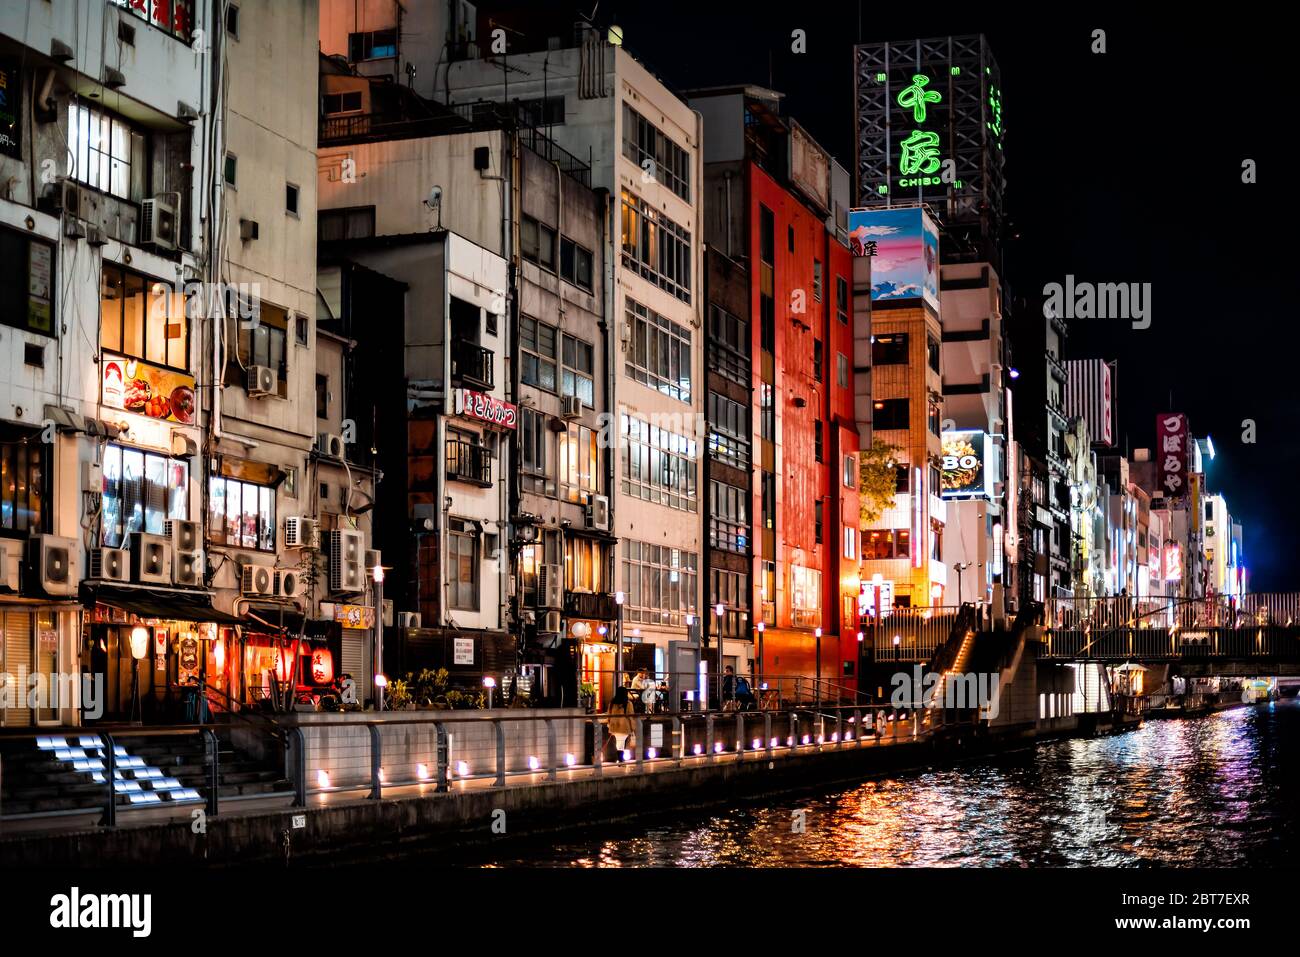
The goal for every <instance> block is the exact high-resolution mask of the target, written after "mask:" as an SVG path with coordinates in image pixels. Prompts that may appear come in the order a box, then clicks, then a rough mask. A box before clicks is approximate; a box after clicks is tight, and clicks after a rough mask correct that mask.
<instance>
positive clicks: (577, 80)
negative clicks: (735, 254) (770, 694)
mask: <svg viewBox="0 0 1300 957" xmlns="http://www.w3.org/2000/svg"><path fill="white" fill-rule="evenodd" d="M503 35H504V34H503ZM526 39H527V40H531V41H533V42H531V43H530V42H526ZM526 39H521V37H520V36H519V35H516V34H513V33H511V34H509V36H508V37H507V39H506V43H507V45H508V50H509V53H508V70H507V69H505V66H506V64H505V59H504V58H500V57H493V56H492V52H491V46H490V43H489V40H488V38H486V37H484V36H483V35H482V31H481V30H480V35H479V37H478V41H479V48H480V51H481V52H482V53H483V55H484V56H485V57H488V58H487V59H474V60H460V61H457V62H453V63H450V64H449V65H447V66H446V68H445V69H446V79H445V90H444V94H445V96H446V97H447V98H448V99H449V100H450V102H452V103H453V104H460V105H465V104H470V103H473V102H475V101H481V100H495V101H510V102H513V101H514V100H515V99H518V100H519V101H521V103H528V104H535V105H536V106H535V109H536V111H537V112H538V113H539V115H540V118H541V119H542V120H543V121H544V125H545V130H546V133H547V135H548V136H549V137H550V138H551V139H552V140H553V141H554V142H555V143H557V144H558V145H559V146H560V147H562V148H563V149H565V150H567V151H568V152H569V153H571V154H573V155H574V156H576V157H577V158H578V159H579V160H580V161H583V162H589V163H590V167H591V183H592V186H593V187H594V188H596V189H603V190H605V191H607V192H608V194H609V197H610V200H609V203H610V224H609V229H608V233H607V236H608V244H607V246H606V249H605V251H604V256H603V259H604V262H605V264H606V270H607V274H606V276H605V279H604V283H603V286H604V294H605V308H604V312H605V315H606V316H607V317H609V321H610V326H611V328H612V329H613V330H615V331H616V335H615V339H616V341H617V343H618V345H617V347H616V351H615V352H614V353H613V361H612V365H613V366H614V369H613V372H614V374H613V375H612V376H611V386H612V394H611V397H610V401H611V405H612V407H613V408H614V409H616V410H617V427H616V429H614V430H612V432H613V434H614V435H616V436H617V438H616V440H615V441H613V442H612V443H611V444H614V445H616V446H617V448H618V457H619V458H618V463H617V465H616V466H615V482H616V484H615V487H614V489H613V490H612V492H613V494H612V495H611V501H610V506H611V526H610V529H611V531H612V532H613V533H614V534H615V535H616V536H617V538H618V540H619V546H618V560H617V569H616V574H615V576H614V580H613V587H614V589H615V593H616V595H617V594H618V593H622V596H623V599H624V602H623V606H622V616H621V617H622V625H623V627H622V640H623V645H624V664H625V665H626V664H627V662H628V660H629V657H628V654H627V651H626V649H627V646H628V645H631V644H638V643H639V644H645V645H649V646H651V647H652V648H653V651H652V652H651V653H650V654H651V655H652V656H653V668H654V670H655V671H656V672H657V673H659V674H664V675H671V676H672V680H671V681H670V684H672V685H673V687H672V690H671V693H672V694H673V695H674V697H677V696H680V695H682V694H684V693H685V692H686V691H688V690H689V691H692V692H695V691H696V688H695V685H696V684H697V681H696V676H697V674H698V673H699V637H698V636H699V624H700V623H699V616H700V614H701V610H702V591H701V575H702V565H701V557H702V551H703V547H702V535H701V527H700V515H701V509H702V507H703V505H702V501H703V490H702V489H701V485H700V482H701V478H700V474H701V468H700V465H701V456H702V452H703V444H704V440H705V436H704V434H703V432H704V430H703V428H702V421H703V411H704V391H705V390H704V388H703V382H704V379H703V376H704V365H703V354H704V349H703V338H704V326H703V316H704V302H703V298H702V295H701V276H702V262H703V256H702V248H701V245H700V242H699V236H700V232H701V222H700V196H699V184H700V178H701V164H700V137H701V121H700V118H699V115H698V114H697V113H695V112H694V111H693V110H691V108H690V107H689V106H688V105H687V104H686V103H685V102H683V101H682V100H681V99H680V98H679V97H678V96H676V95H675V94H674V93H673V92H672V91H670V90H669V89H668V88H667V87H665V86H664V84H663V83H661V82H660V81H659V80H658V79H657V78H656V77H655V76H654V75H653V74H651V73H650V72H649V71H648V70H647V69H646V68H645V67H644V66H643V65H642V64H640V63H639V62H638V61H637V60H636V59H635V58H634V57H633V56H632V55H631V54H630V53H628V51H627V50H625V49H623V47H622V46H620V45H614V44H611V43H609V42H607V40H606V38H605V37H603V36H600V35H598V34H597V33H596V32H595V31H593V30H591V29H589V28H585V27H584V28H580V29H579V30H578V31H577V35H576V36H575V37H572V38H569V37H562V38H558V39H557V40H556V41H555V42H554V43H553V44H550V46H551V47H552V48H551V49H547V48H546V47H547V46H548V44H547V38H546V37H545V36H542V37H540V38H538V37H533V38H526ZM539 47H540V48H539ZM561 104H562V109H561ZM560 117H562V122H560V121H558V120H559V119H560ZM615 237H617V244H615ZM637 630H639V632H640V634H635V632H636V631H637ZM708 667H713V668H714V670H716V666H708ZM705 673H706V674H707V672H705Z"/></svg>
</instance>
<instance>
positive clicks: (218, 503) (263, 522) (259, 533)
mask: <svg viewBox="0 0 1300 957" xmlns="http://www.w3.org/2000/svg"><path fill="white" fill-rule="evenodd" d="M123 465H124V466H125V461H124V462H123ZM104 478H105V480H107V478H108V470H107V469H105V470H104ZM159 531H161V529H159ZM208 541H210V542H213V543H215V544H217V545H229V546H231V547H232V548H252V549H256V550H257V551H259V552H273V551H275V489H273V488H271V487H270V486H269V485H254V484H253V483H252V482H241V481H239V480H238V479H233V478H224V477H223V476H220V475H214V476H212V477H211V478H210V479H209V480H208Z"/></svg>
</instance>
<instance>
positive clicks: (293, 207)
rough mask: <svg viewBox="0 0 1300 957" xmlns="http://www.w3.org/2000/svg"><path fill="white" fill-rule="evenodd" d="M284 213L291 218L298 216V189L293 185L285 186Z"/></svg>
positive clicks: (286, 184)
mask: <svg viewBox="0 0 1300 957" xmlns="http://www.w3.org/2000/svg"><path fill="white" fill-rule="evenodd" d="M284 211H285V212H286V213H288V214H289V215H291V216H297V215H298V187H297V186H295V185H294V184H293V183H285V184H284Z"/></svg>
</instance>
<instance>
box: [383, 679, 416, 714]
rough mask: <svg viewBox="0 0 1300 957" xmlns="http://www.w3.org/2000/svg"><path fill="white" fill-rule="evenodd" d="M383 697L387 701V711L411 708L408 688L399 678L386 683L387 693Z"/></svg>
mask: <svg viewBox="0 0 1300 957" xmlns="http://www.w3.org/2000/svg"><path fill="white" fill-rule="evenodd" d="M384 697H385V698H386V699H387V704H388V710H389V711H405V710H406V709H407V708H410V707H411V706H412V699H411V690H410V686H409V685H408V684H407V683H406V682H405V681H403V680H402V679H401V678H395V679H393V680H392V681H390V682H389V683H388V691H387V692H386V693H385V695H384Z"/></svg>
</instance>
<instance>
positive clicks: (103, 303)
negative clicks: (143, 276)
mask: <svg viewBox="0 0 1300 957" xmlns="http://www.w3.org/2000/svg"><path fill="white" fill-rule="evenodd" d="M99 323H100V333H99V341H100V343H101V344H102V345H103V347H104V348H105V349H112V350H113V351H114V352H118V351H121V349H122V273H121V272H120V271H119V270H116V269H108V268H105V269H104V271H103V273H102V275H101V277H100V293H99Z"/></svg>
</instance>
